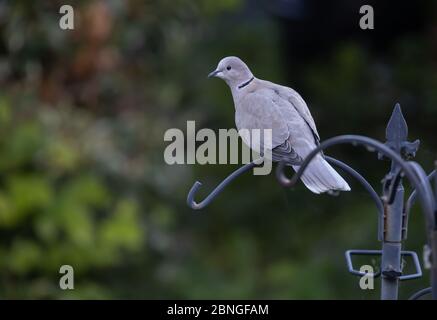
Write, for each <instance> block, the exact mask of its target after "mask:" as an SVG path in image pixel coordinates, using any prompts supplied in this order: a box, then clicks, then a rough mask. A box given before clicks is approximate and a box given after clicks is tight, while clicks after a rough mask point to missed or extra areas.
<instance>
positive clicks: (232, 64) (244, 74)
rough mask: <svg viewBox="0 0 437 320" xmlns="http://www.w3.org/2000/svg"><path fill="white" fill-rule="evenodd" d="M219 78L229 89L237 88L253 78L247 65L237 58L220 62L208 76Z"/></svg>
mask: <svg viewBox="0 0 437 320" xmlns="http://www.w3.org/2000/svg"><path fill="white" fill-rule="evenodd" d="M210 77H217V78H221V79H223V80H225V81H226V83H227V84H228V85H229V86H230V87H234V86H239V85H241V84H243V83H245V82H246V81H248V80H250V79H252V78H253V74H252V72H250V69H249V68H248V67H247V65H246V64H245V63H244V62H243V61H242V60H241V59H240V58H238V57H226V58H223V59H222V60H220V62H219V64H218V66H217V68H216V69H215V70H214V71H213V72H211V73H210V74H209V75H208V78H210Z"/></svg>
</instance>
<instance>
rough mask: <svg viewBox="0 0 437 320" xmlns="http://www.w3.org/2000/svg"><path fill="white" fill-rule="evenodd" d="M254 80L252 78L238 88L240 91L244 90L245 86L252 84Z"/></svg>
mask: <svg viewBox="0 0 437 320" xmlns="http://www.w3.org/2000/svg"><path fill="white" fill-rule="evenodd" d="M253 79H255V77H252V78H250V79H249V80H247V81H246V82H244V83H242V84H240V85H239V86H238V89H243V88H244V87H245V86H247V85H248V84H249V83H251V82H252V81H253Z"/></svg>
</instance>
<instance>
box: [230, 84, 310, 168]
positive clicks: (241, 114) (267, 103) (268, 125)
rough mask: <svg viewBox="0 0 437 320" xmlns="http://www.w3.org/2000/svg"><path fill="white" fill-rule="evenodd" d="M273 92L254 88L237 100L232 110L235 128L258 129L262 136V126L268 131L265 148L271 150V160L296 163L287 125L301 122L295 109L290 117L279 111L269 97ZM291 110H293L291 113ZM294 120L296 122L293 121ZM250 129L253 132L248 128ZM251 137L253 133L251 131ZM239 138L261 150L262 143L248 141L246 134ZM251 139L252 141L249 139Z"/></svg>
mask: <svg viewBox="0 0 437 320" xmlns="http://www.w3.org/2000/svg"><path fill="white" fill-rule="evenodd" d="M273 94H274V92H272V91H271V90H270V89H264V88H261V89H258V90H255V91H252V92H249V93H247V94H246V95H244V96H243V97H241V99H239V101H238V105H237V107H236V113H235V122H236V125H237V128H238V130H240V131H241V129H248V131H251V130H253V129H260V130H261V136H263V131H262V130H264V129H271V130H272V139H271V140H272V141H271V142H270V141H264V143H265V147H266V149H270V150H272V160H274V161H281V160H284V161H287V163H290V164H299V163H300V162H301V161H302V158H301V157H300V156H299V155H298V154H297V153H296V151H295V150H294V148H293V146H292V145H293V143H292V139H291V134H290V125H293V124H294V125H295V127H296V128H298V127H302V126H303V125H305V123H304V121H302V120H301V118H300V117H299V115H298V114H297V112H296V111H295V112H294V113H295V114H294V116H293V115H291V116H290V115H289V117H286V116H285V115H284V113H283V112H282V111H281V109H282V108H281V106H280V105H279V104H278V103H277V102H278V101H277V99H276V98H275V97H274V96H273ZM291 113H293V112H291ZM294 120H297V122H295V123H294ZM252 132H253V131H252ZM252 136H253V133H252ZM241 137H242V139H243V141H244V142H245V143H246V144H247V145H248V146H250V147H251V148H252V149H254V150H255V151H257V152H260V151H261V150H264V149H263V147H264V145H263V143H262V142H261V143H257V141H256V139H252V141H251V140H250V136H249V135H248V134H247V133H246V134H242V135H241ZM253 140H255V141H253Z"/></svg>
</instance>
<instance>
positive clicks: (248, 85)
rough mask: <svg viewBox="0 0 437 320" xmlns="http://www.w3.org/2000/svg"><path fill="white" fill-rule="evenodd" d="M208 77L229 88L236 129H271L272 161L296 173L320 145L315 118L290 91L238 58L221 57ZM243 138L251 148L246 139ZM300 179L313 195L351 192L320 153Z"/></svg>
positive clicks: (302, 101) (300, 99) (297, 95)
mask: <svg viewBox="0 0 437 320" xmlns="http://www.w3.org/2000/svg"><path fill="white" fill-rule="evenodd" d="M208 77H217V78H221V79H223V80H224V81H225V82H226V83H227V85H228V86H229V87H230V88H231V92H232V97H233V100H234V105H235V123H236V125H237V129H238V130H241V129H248V130H252V129H259V130H264V129H271V130H272V141H271V151H272V152H271V157H272V160H273V161H276V162H278V161H284V162H285V163H286V164H287V165H289V166H292V167H293V169H294V170H296V171H297V170H298V169H299V164H300V163H301V162H302V160H303V159H304V158H305V157H306V156H307V155H308V154H309V153H310V152H311V150H313V149H314V148H316V146H317V145H318V144H319V141H320V137H319V134H318V132H317V128H316V125H315V123H314V119H313V117H312V116H311V113H310V111H309V110H308V107H307V105H306V103H305V101H304V100H303V99H302V97H301V96H300V95H299V94H298V93H297V92H296V91H294V90H293V89H291V88H288V87H285V86H281V85H278V84H275V83H272V82H269V81H265V80H261V79H258V78H256V77H255V76H254V75H253V74H252V72H251V71H250V69H249V68H248V67H247V65H246V64H245V63H244V62H243V61H242V60H241V59H240V58H238V57H226V58H223V59H222V60H221V61H220V62H219V64H218V66H217V69H216V70H215V71H213V72H211V73H210V74H209V75H208ZM242 139H243V141H244V142H245V143H246V144H248V145H249V146H250V141H247V138H246V137H244V136H242ZM257 151H258V150H257ZM301 180H302V182H303V183H304V184H305V186H306V187H307V188H308V189H310V190H311V191H312V192H314V193H323V192H327V191H330V190H341V191H349V190H350V187H349V185H348V184H347V182H346V181H345V180H344V179H343V178H342V177H341V176H340V175H339V174H338V173H337V172H336V171H335V170H334V169H333V168H332V167H331V165H330V164H329V163H328V162H327V161H326V160H325V159H324V157H323V155H322V154H321V153H320V154H318V155H317V156H316V157H315V158H314V159H313V160H312V161H311V162H310V164H309V166H308V167H307V168H306V170H305V171H304V174H303V175H302V177H301Z"/></svg>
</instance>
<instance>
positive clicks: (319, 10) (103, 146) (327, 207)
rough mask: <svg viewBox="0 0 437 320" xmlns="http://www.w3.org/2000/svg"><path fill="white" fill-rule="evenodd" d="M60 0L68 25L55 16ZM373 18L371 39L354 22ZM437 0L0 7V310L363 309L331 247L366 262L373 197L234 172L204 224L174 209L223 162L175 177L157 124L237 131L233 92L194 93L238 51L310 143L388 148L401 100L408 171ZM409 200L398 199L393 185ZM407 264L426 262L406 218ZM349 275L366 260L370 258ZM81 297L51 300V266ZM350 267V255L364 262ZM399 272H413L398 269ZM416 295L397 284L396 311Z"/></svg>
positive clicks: (433, 59) (413, 224) (425, 126)
mask: <svg viewBox="0 0 437 320" xmlns="http://www.w3.org/2000/svg"><path fill="white" fill-rule="evenodd" d="M68 3H70V4H72V5H73V7H74V9H75V30H74V31H63V30H61V29H60V28H59V25H58V22H59V19H60V17H61V15H60V14H59V13H58V12H59V7H60V6H61V5H62V4H68ZM363 4H371V5H373V8H374V10H375V29H374V30H361V29H360V28H359V24H358V23H359V19H360V17H361V15H360V14H359V8H360V6H361V5H363ZM436 9H437V8H436V2H435V1H431V0H429V1H415V2H412V1H410V2H399V1H346V0H343V1H329V2H328V1H314V0H313V1H303V0H301V1H299V0H289V1H287V0H276V1H255V0H253V1H244V0H224V1H216V0H198V1H192V0H173V1H170V0H168V1H135V0H130V1H23V0H21V1H0V297H1V298H9V299H10V298H98V299H102V298H123V299H128V298H176V299H179V298H197V299H203V298H208V299H217V298H228V299H234V298H238V299H256V298H261V299H262V298H269V299H272V298H276V299H296V298H299V299H309V298H311V299H326V298H334V299H351V298H357V299H369V298H378V297H379V293H378V292H379V291H378V289H379V284H378V283H376V288H375V290H373V291H371V290H369V291H362V290H360V289H359V287H358V278H356V277H353V276H351V275H349V274H348V273H347V270H346V265H345V259H344V257H343V253H344V251H345V250H347V249H350V248H356V249H358V248H366V249H379V248H380V243H379V242H378V241H377V213H376V210H375V208H374V206H373V204H372V202H371V200H370V198H369V196H368V195H367V194H366V192H364V191H363V189H362V188H361V186H360V185H358V184H357V183H356V182H355V181H353V180H351V179H350V178H349V177H347V176H346V175H345V177H346V178H347V180H348V181H349V182H350V185H351V187H352V189H353V191H352V192H350V193H342V194H341V195H340V196H338V197H331V196H328V195H314V194H312V193H311V192H309V191H308V190H307V189H306V188H304V186H303V185H302V184H299V186H298V187H296V188H295V189H293V190H287V189H284V188H282V187H281V186H280V185H279V184H278V183H277V181H276V179H275V177H274V175H273V174H272V175H269V176H253V175H251V174H246V175H245V176H242V177H241V178H239V179H238V180H237V181H235V182H234V183H233V184H231V185H230V186H229V187H228V188H227V189H226V190H225V191H224V192H223V194H221V195H220V197H219V198H217V200H216V201H215V202H214V203H213V204H211V205H210V206H209V207H207V208H206V209H204V210H203V211H200V212H198V211H193V210H191V209H190V208H188V207H187V205H186V203H185V198H186V195H187V192H188V190H189V189H190V187H191V185H192V184H193V182H194V181H195V180H197V179H199V180H201V181H202V182H204V186H203V188H204V189H202V190H201V192H200V195H199V196H200V197H202V196H204V195H206V193H207V192H208V190H210V189H211V188H212V187H214V186H215V185H216V184H217V183H219V182H220V181H221V180H222V179H223V178H224V177H225V176H226V175H227V174H229V173H230V172H231V171H232V170H234V169H236V168H237V166H233V165H220V166H219V165H215V166H214V165H206V166H200V165H194V166H193V165H191V166H188V165H185V166H169V165H167V164H165V163H164V160H163V150H164V148H165V147H166V145H167V144H168V143H166V142H164V141H163V135H164V132H165V131H166V130H167V129H169V128H173V127H175V128H181V129H182V130H184V131H185V126H186V121H187V120H195V121H196V124H197V128H198V129H200V128H201V127H205V128H213V129H218V128H232V127H234V109H233V103H232V99H231V95H230V91H229V89H228V88H227V86H226V85H225V84H224V83H223V82H221V81H219V80H209V81H207V80H206V75H207V74H208V73H209V72H210V71H212V70H213V69H214V68H215V67H216V65H217V63H218V61H219V60H220V59H221V58H223V57H224V56H228V55H237V56H239V57H241V58H242V59H243V60H244V61H246V62H247V64H248V65H249V66H250V68H251V69H252V71H253V73H254V74H255V75H256V76H257V77H259V78H262V79H268V80H270V81H273V82H277V83H280V84H284V85H287V86H290V87H293V88H294V89H296V90H297V91H298V92H299V93H301V95H302V96H303V97H304V99H305V100H306V101H307V103H308V105H309V107H310V109H311V112H312V114H313V116H314V118H315V121H316V123H317V125H318V129H319V133H320V134H321V137H322V140H324V139H327V138H329V137H333V136H336V135H341V134H361V135H368V136H370V137H373V138H376V139H379V140H382V141H384V135H385V125H386V122H387V120H388V119H389V117H390V114H391V111H392V108H393V106H394V104H395V103H396V102H399V103H400V104H401V106H402V109H403V112H404V115H405V117H406V119H407V122H408V124H409V129H410V132H409V134H410V140H415V139H417V138H419V139H421V142H422V143H421V146H420V150H419V152H418V154H417V157H416V160H417V161H419V162H420V163H422V164H423V166H424V167H425V168H426V169H427V170H431V169H432V164H433V160H434V159H435V158H436V140H435V124H436V115H437V91H436V88H437V72H436V71H437V23H436V21H437V19H436V18H437V10H436ZM327 154H329V155H331V156H334V157H336V158H339V159H341V160H343V161H345V162H347V163H349V164H350V165H351V166H352V167H354V168H355V169H357V170H358V171H360V172H361V173H362V174H363V175H364V176H365V177H366V178H368V180H369V181H370V182H371V183H372V184H373V185H374V186H375V188H376V189H377V190H378V191H379V190H380V181H381V179H382V178H383V176H384V174H385V173H386V172H387V171H388V169H389V163H388V162H384V161H378V160H377V158H376V154H374V153H368V152H366V151H365V150H364V149H360V148H353V147H350V146H343V147H335V148H332V149H330V150H329V151H328V152H327ZM406 187H407V189H408V185H407V184H406ZM409 228H410V229H409V237H408V240H407V241H406V243H405V248H406V249H408V250H416V251H417V252H418V254H419V256H421V252H422V246H423V244H424V239H425V237H424V230H425V229H424V221H423V218H422V216H421V212H420V211H419V210H418V209H417V208H416V209H415V211H414V212H413V215H412V217H411V220H410V225H409ZM361 262H362V263H361V264H364V263H367V264H374V265H377V263H378V260H377V259H374V260H373V261H372V259H368V260H363V261H361ZM63 264H70V265H72V266H73V267H74V270H75V289H74V290H71V291H62V290H60V289H59V286H58V281H59V277H60V275H59V268H60V266H61V265H63ZM357 264H358V265H359V264H360V261H357ZM408 266H411V263H410V264H408V263H407V269H408ZM428 283H429V281H428V275H427V273H425V276H424V277H423V278H422V279H420V280H415V281H411V282H405V283H402V284H401V287H400V297H401V298H406V297H408V296H409V295H410V294H411V293H413V292H414V290H416V289H419V288H423V287H425V286H427V284H428Z"/></svg>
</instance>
